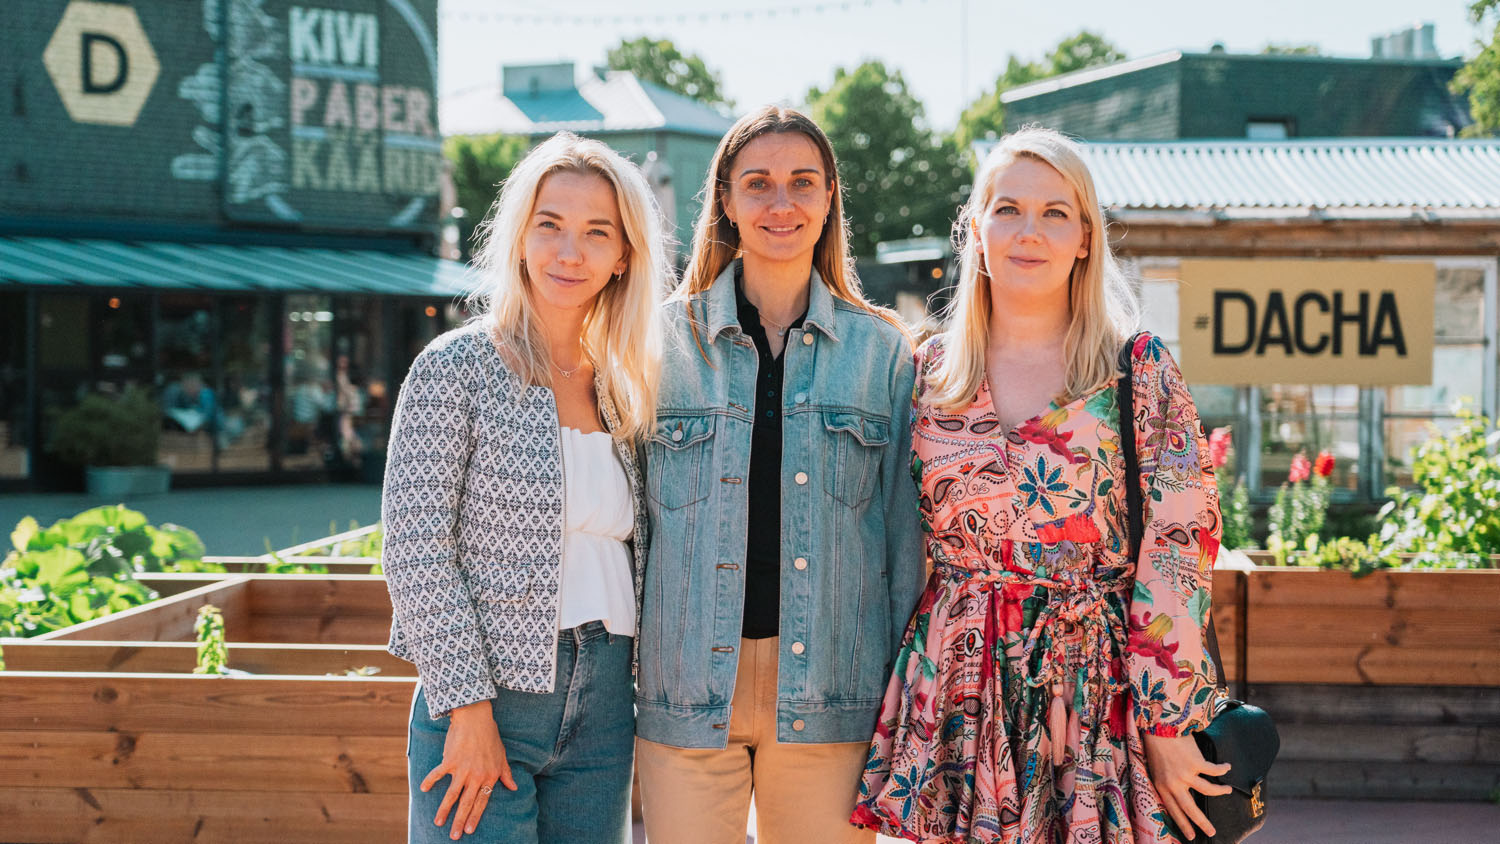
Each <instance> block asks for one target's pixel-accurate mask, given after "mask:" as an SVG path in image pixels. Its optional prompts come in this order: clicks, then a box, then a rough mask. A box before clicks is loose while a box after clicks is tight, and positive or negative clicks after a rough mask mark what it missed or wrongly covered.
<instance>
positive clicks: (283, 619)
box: [239, 612, 391, 645]
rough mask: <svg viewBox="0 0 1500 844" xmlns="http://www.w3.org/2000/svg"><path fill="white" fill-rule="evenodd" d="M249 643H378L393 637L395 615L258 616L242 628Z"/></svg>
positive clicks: (251, 618) (243, 638)
mask: <svg viewBox="0 0 1500 844" xmlns="http://www.w3.org/2000/svg"><path fill="white" fill-rule="evenodd" d="M239 638H241V639H242V640H244V641H247V642H282V643H291V642H313V643H317V644H321V645H378V644H382V643H384V642H387V641H389V640H390V638H391V617H390V614H389V613H387V614H386V615H385V616H383V617H382V616H367V615H354V616H345V615H342V614H340V613H337V612H330V613H328V614H327V615H323V616H307V615H255V616H251V617H250V622H249V624H247V625H245V626H244V627H243V628H242V629H241V634H240V637H239Z"/></svg>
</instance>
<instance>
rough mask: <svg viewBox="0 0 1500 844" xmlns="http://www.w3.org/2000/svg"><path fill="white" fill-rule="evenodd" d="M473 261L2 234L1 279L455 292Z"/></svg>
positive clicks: (463, 287)
mask: <svg viewBox="0 0 1500 844" xmlns="http://www.w3.org/2000/svg"><path fill="white" fill-rule="evenodd" d="M468 272H469V269H468V267H467V266H466V265H464V264H460V263H458V262H456V261H446V260H443V259H441V258H433V257H431V256H428V255H422V254H414V253H398V252H380V251H375V250H368V249H304V248H295V247H282V246H226V245H220V244H204V243H171V242H155V241H120V240H104V239H83V238H53V237H0V286H6V285H37V286H40V285H46V286H59V285H62V286H87V287H123V288H132V287H135V288H145V289H156V290H167V289H170V290H198V291H204V292H218V291H225V292H227V291H258V292H264V293H375V294H383V295H394V296H439V297H444V298H447V297H451V296H456V295H459V294H462V293H466V292H468V290H469V289H470V287H471V285H472V279H471V278H470V276H469V275H468Z"/></svg>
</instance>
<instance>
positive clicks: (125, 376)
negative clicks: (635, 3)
mask: <svg viewBox="0 0 1500 844" xmlns="http://www.w3.org/2000/svg"><path fill="white" fill-rule="evenodd" d="M313 3H315V5H314V4H313ZM313 3H303V2H301V0H294V1H293V2H289V1H288V0H201V2H176V0H135V2H131V3H113V2H111V3H103V2H91V1H90V0H40V1H39V2H28V3H24V4H20V5H19V6H17V7H16V8H12V9H8V10H7V13H6V14H7V20H8V22H7V27H6V28H5V29H4V30H3V33H0V80H3V83H4V90H6V91H7V92H10V106H9V109H8V112H9V113H8V114H7V115H6V117H5V130H4V132H0V489H24V488H67V487H70V486H73V485H76V484H77V483H78V479H79V476H80V471H79V470H78V469H77V468H76V467H66V466H63V465H61V464H60V463H59V462H58V461H57V460H56V459H55V458H54V457H53V456H52V455H51V453H50V452H49V450H48V449H47V439H48V424H49V419H51V418H52V415H53V414H54V413H56V412H58V411H60V410H62V409H65V408H67V407H70V406H72V405H73V404H75V403H77V402H78V401H79V400H80V399H81V398H82V397H83V396H84V395H87V394H89V393H95V392H99V393H106V394H111V393H119V392H121V391H122V390H124V389H126V388H128V387H132V386H139V387H143V388H146V389H147V390H149V391H150V394H151V395H152V396H153V398H154V400H155V401H156V402H157V403H158V405H159V407H160V410H161V418H160V424H161V427H162V440H161V455H160V459H161V461H162V462H163V463H165V464H167V465H169V466H171V467H172V469H173V473H174V483H177V484H179V485H182V484H191V483H224V482H232V481H246V480H270V479H279V480H286V479H293V478H299V477H306V478H321V477H328V476H330V475H331V474H339V473H344V474H349V475H354V474H358V473H363V474H364V475H365V476H367V477H368V476H371V475H378V470H379V467H380V463H381V462H382V457H381V455H382V453H383V447H384V438H385V434H386V430H387V428H388V425H389V417H390V412H391V404H392V400H393V398H394V395H395V391H396V389H397V387H398V386H399V384H400V381H401V378H402V377H404V374H405V371H406V367H407V366H408V364H409V362H410V360H411V357H412V356H413V355H414V354H415V352H416V351H417V350H419V349H420V348H421V347H422V345H424V344H425V343H426V341H427V340H428V339H430V338H431V337H433V336H435V335H436V334H437V332H438V331H440V330H441V329H442V328H443V327H445V326H446V325H447V324H449V323H450V322H451V320H452V319H456V318H458V317H459V316H460V314H458V313H457V311H456V309H455V306H454V304H453V302H454V296H455V294H456V293H458V292H459V291H461V290H462V289H463V270H462V268H461V267H460V266H459V265H457V264H454V263H452V262H446V261H440V260H438V259H436V258H434V257H432V256H433V251H434V248H435V246H436V243H437V239H438V236H439V231H438V227H439V218H440V210H441V209H440V206H441V205H442V204H443V196H442V193H443V191H442V187H443V160H442V153H441V138H440V136H439V133H438V126H437V113H436V76H437V68H436V56H437V42H436V32H437V28H436V22H437V21H436V13H437V3H436V0H400V2H390V3H370V2H360V0H313Z"/></svg>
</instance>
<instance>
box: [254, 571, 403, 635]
mask: <svg viewBox="0 0 1500 844" xmlns="http://www.w3.org/2000/svg"><path fill="white" fill-rule="evenodd" d="M247 582H248V583H249V584H250V611H251V613H252V614H253V615H257V616H268V615H277V616H281V615H308V616H326V615H334V614H336V615H339V616H345V617H347V616H373V617H377V618H383V619H385V620H386V622H387V623H389V622H390V619H391V596H390V591H389V590H388V589H387V588H386V585H385V578H384V577H381V576H380V575H378V574H329V575H317V576H309V575H305V574H287V575H275V574H261V575H248V576H247Z"/></svg>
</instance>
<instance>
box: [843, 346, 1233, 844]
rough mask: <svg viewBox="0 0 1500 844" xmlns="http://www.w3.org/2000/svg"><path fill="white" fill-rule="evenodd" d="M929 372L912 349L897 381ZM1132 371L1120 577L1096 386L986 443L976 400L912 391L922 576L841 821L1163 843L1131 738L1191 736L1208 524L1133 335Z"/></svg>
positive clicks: (1189, 461)
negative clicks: (1138, 502)
mask: <svg viewBox="0 0 1500 844" xmlns="http://www.w3.org/2000/svg"><path fill="white" fill-rule="evenodd" d="M941 354H942V347H941V344H940V340H934V341H929V342H928V343H927V345H926V346H924V347H923V349H922V350H921V351H919V352H918V354H917V371H918V372H919V373H922V375H923V376H925V375H926V374H927V373H928V372H930V371H931V370H932V369H933V368H934V365H935V364H936V362H937V361H938V360H939V358H940V355H941ZM1132 355H1133V358H1134V368H1133V382H1134V388H1135V394H1134V401H1135V405H1134V406H1135V417H1136V418H1135V420H1134V424H1135V426H1136V431H1137V434H1136V447H1137V449H1138V452H1139V465H1140V480H1141V484H1142V487H1143V496H1142V498H1143V502H1144V506H1145V521H1146V531H1145V537H1144V541H1143V542H1142V547H1141V551H1140V553H1139V554H1138V561H1137V560H1131V559H1128V558H1127V552H1126V546H1127V545H1128V542H1129V537H1128V528H1127V518H1126V515H1125V492H1124V486H1123V484H1124V482H1125V478H1124V474H1125V464H1124V461H1123V459H1122V458H1121V455H1120V446H1119V442H1120V440H1119V432H1118V428H1117V425H1118V424H1119V423H1118V421H1117V419H1118V415H1119V414H1118V411H1117V409H1116V405H1115V385H1114V384H1113V383H1111V384H1109V385H1107V386H1105V387H1102V388H1100V389H1098V390H1095V391H1094V392H1091V393H1089V394H1087V395H1084V396H1082V397H1080V398H1078V399H1076V400H1074V401H1072V402H1069V403H1068V404H1065V405H1062V406H1060V407H1059V406H1057V405H1056V404H1054V405H1052V406H1051V407H1050V408H1049V409H1048V410H1047V411H1046V412H1045V413H1043V414H1042V415H1040V416H1037V417H1034V418H1032V419H1030V420H1028V421H1026V422H1024V423H1022V424H1021V425H1019V426H1017V427H1016V428H1015V429H1013V430H1010V431H1004V430H1000V427H999V423H998V422H997V420H996V418H995V413H994V408H993V406H992V404H991V400H990V393H989V386H988V384H987V383H985V384H984V385H983V386H981V387H980V389H979V393H978V395H977V396H976V397H975V399H974V401H973V402H972V403H971V404H970V405H969V406H968V407H967V408H966V409H964V410H962V411H961V412H957V413H943V412H940V411H939V410H937V409H936V408H934V407H931V406H929V405H928V404H927V403H926V402H924V401H923V394H924V392H925V383H926V379H925V377H918V379H917V388H916V391H915V395H914V397H913V412H912V450H913V452H914V454H913V458H912V472H913V474H914V476H915V477H916V478H917V480H918V482H919V484H920V487H921V504H920V509H921V517H922V520H923V528H924V530H926V531H927V532H928V537H927V553H928V556H929V558H930V560H931V563H932V568H933V572H932V576H931V579H930V580H929V581H928V584H927V588H926V591H925V592H924V593H923V595H922V599H921V601H920V602H919V603H918V605H917V609H916V611H915V613H914V614H913V617H912V620H911V623H910V625H909V626H908V628H907V632H906V636H905V639H904V641H903V644H902V649H901V652H900V656H899V657H898V659H897V662H896V666H895V671H894V674H893V676H892V678H891V683H890V686H889V688H888V690H887V692H886V696H885V702H884V705H883V708H882V710H881V715H880V721H879V723H878V725H877V726H876V732H875V738H874V740H873V741H872V743H871V746H870V757H869V762H868V764H867V766H866V768H865V775H864V779H863V781H862V782H861V784H860V790H859V801H858V803H857V805H856V807H855V811H854V816H853V818H852V820H853V822H855V823H857V824H860V825H863V826H868V827H872V828H875V829H878V830H880V831H882V832H883V833H885V834H886V835H894V836H898V837H902V838H908V839H911V840H913V841H941V842H984V844H991V842H1004V844H1064V842H1066V844H1094V843H1095V842H1100V843H1101V844H1128V843H1130V842H1133V844H1147V842H1177V841H1179V840H1180V838H1179V837H1178V834H1177V833H1176V832H1175V830H1174V829H1173V828H1172V827H1170V826H1169V824H1170V821H1169V819H1168V817H1167V814H1166V811H1165V810H1164V809H1163V808H1162V807H1161V805H1160V802H1159V798H1158V797H1157V794H1156V791H1155V789H1154V788H1153V787H1152V785H1151V782H1150V780H1149V778H1148V777H1147V773H1146V762H1145V755H1144V751H1143V749H1142V745H1141V738H1140V737H1141V734H1142V733H1143V732H1145V733H1152V734H1155V735H1161V736H1176V735H1181V734H1185V733H1189V732H1193V731H1196V730H1198V729H1201V728H1202V727H1203V726H1204V725H1205V724H1207V722H1208V720H1209V718H1210V712H1211V706H1212V704H1213V702H1214V700H1213V699H1214V697H1215V695H1216V694H1217V692H1216V690H1215V689H1214V679H1215V678H1214V669H1213V667H1212V663H1211V662H1210V660H1209V659H1208V658H1207V656H1206V654H1205V651H1204V646H1203V636H1202V631H1203V627H1204V625H1205V624H1206V623H1207V617H1208V610H1209V582H1210V576H1211V572H1212V566H1213V561H1214V557H1215V555H1216V553H1217V551H1218V546H1219V507H1218V500H1217V495H1216V491H1215V487H1214V479H1213V471H1212V469H1211V468H1210V465H1209V462H1208V452H1207V447H1206V445H1205V443H1204V442H1203V441H1202V439H1201V436H1200V426H1199V422H1198V413H1197V410H1196V409H1195V408H1194V407H1193V402H1192V399H1191V397H1190V396H1189V395H1188V391H1187V387H1186V385H1185V384H1184V383H1183V380H1182V375H1181V373H1180V372H1179V371H1178V369H1177V365H1176V363H1175V362H1174V361H1173V360H1172V358H1171V356H1170V354H1169V353H1168V352H1167V349H1166V347H1165V346H1164V345H1163V344H1162V343H1161V341H1160V340H1158V339H1156V338H1154V337H1151V336H1150V335H1145V334H1143V335H1140V336H1139V337H1138V338H1137V340H1136V342H1135V344H1134V346H1133V348H1132ZM1059 736H1060V737H1061V740H1062V742H1063V747H1061V748H1057V747H1054V745H1053V742H1055V741H1057V740H1058V739H1059ZM1055 758H1060V760H1061V761H1060V762H1058V761H1055Z"/></svg>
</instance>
